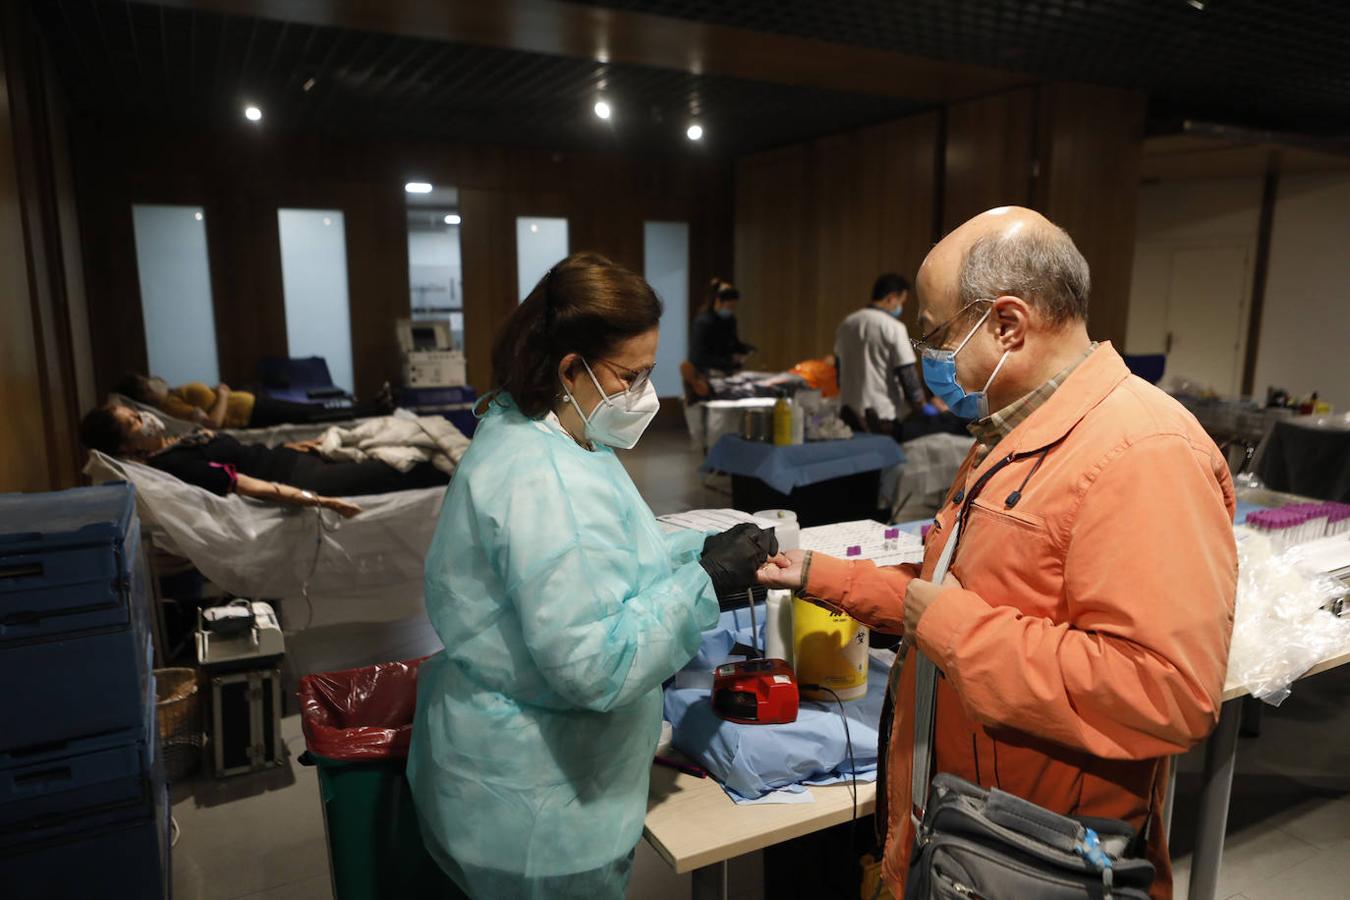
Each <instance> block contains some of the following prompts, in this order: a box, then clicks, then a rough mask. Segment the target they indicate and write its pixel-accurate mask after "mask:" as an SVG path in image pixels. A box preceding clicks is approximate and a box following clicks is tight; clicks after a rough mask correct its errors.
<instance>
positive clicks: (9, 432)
mask: <svg viewBox="0 0 1350 900" xmlns="http://www.w3.org/2000/svg"><path fill="white" fill-rule="evenodd" d="M0 27H4V23H0ZM4 43H5V42H4V41H0V258H3V259H4V260H5V262H4V264H3V265H0V410H3V411H4V418H5V427H4V428H0V492H8V491H38V490H44V489H46V488H47V487H49V486H50V473H49V471H48V467H47V466H48V464H47V449H48V448H47V439H46V434H45V424H44V415H43V404H42V379H41V375H40V373H39V369H38V356H37V348H36V347H34V345H33V308H32V303H31V301H30V299H29V280H28V267H27V265H26V264H25V260H26V259H27V255H28V254H27V249H26V246H25V241H24V219H23V202H22V196H21V194H20V190H19V178H18V170H17V167H16V163H15V159H14V139H15V134H14V124H15V123H14V117H13V109H12V107H11V104H10V99H9V98H10V77H9V74H10V70H9V66H10V60H9V58H8V54H7V53H6V48H5V46H4Z"/></svg>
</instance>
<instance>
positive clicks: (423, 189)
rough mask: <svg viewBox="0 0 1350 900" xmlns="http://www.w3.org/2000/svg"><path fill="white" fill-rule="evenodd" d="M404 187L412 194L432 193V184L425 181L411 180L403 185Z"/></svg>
mask: <svg viewBox="0 0 1350 900" xmlns="http://www.w3.org/2000/svg"><path fill="white" fill-rule="evenodd" d="M403 189H404V190H405V191H407V192H408V193H410V194H430V193H431V185H429V184H427V183H426V182H425V181H410V182H408V183H407V184H405V185H404V186H403Z"/></svg>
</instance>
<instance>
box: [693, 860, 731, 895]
mask: <svg viewBox="0 0 1350 900" xmlns="http://www.w3.org/2000/svg"><path fill="white" fill-rule="evenodd" d="M690 896H691V897H692V900H727V864H726V860H723V861H722V862H719V863H713V864H712V865H710V866H704V867H703V868H701V869H695V870H694V883H693V890H692V891H691V892H690Z"/></svg>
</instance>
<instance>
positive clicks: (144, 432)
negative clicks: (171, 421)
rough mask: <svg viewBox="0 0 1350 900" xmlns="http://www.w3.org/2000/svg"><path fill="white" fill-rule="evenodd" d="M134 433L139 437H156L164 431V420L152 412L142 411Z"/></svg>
mask: <svg viewBox="0 0 1350 900" xmlns="http://www.w3.org/2000/svg"><path fill="white" fill-rule="evenodd" d="M140 416H141V424H140V426H139V427H138V428H137V429H136V433H137V434H139V435H140V436H141V437H147V438H157V437H159V436H160V435H162V434H163V433H164V420H163V419H161V418H160V417H159V416H157V415H155V414H154V413H152V412H142V413H141V414H140Z"/></svg>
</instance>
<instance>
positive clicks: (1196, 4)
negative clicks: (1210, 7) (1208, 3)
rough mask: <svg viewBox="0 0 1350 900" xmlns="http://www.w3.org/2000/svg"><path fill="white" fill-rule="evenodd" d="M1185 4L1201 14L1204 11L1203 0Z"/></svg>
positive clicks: (1194, 0)
mask: <svg viewBox="0 0 1350 900" xmlns="http://www.w3.org/2000/svg"><path fill="white" fill-rule="evenodd" d="M1186 2H1187V3H1188V4H1190V5H1191V6H1192V7H1194V8H1195V9H1198V10H1200V11H1201V12H1204V11H1205V0H1186Z"/></svg>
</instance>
